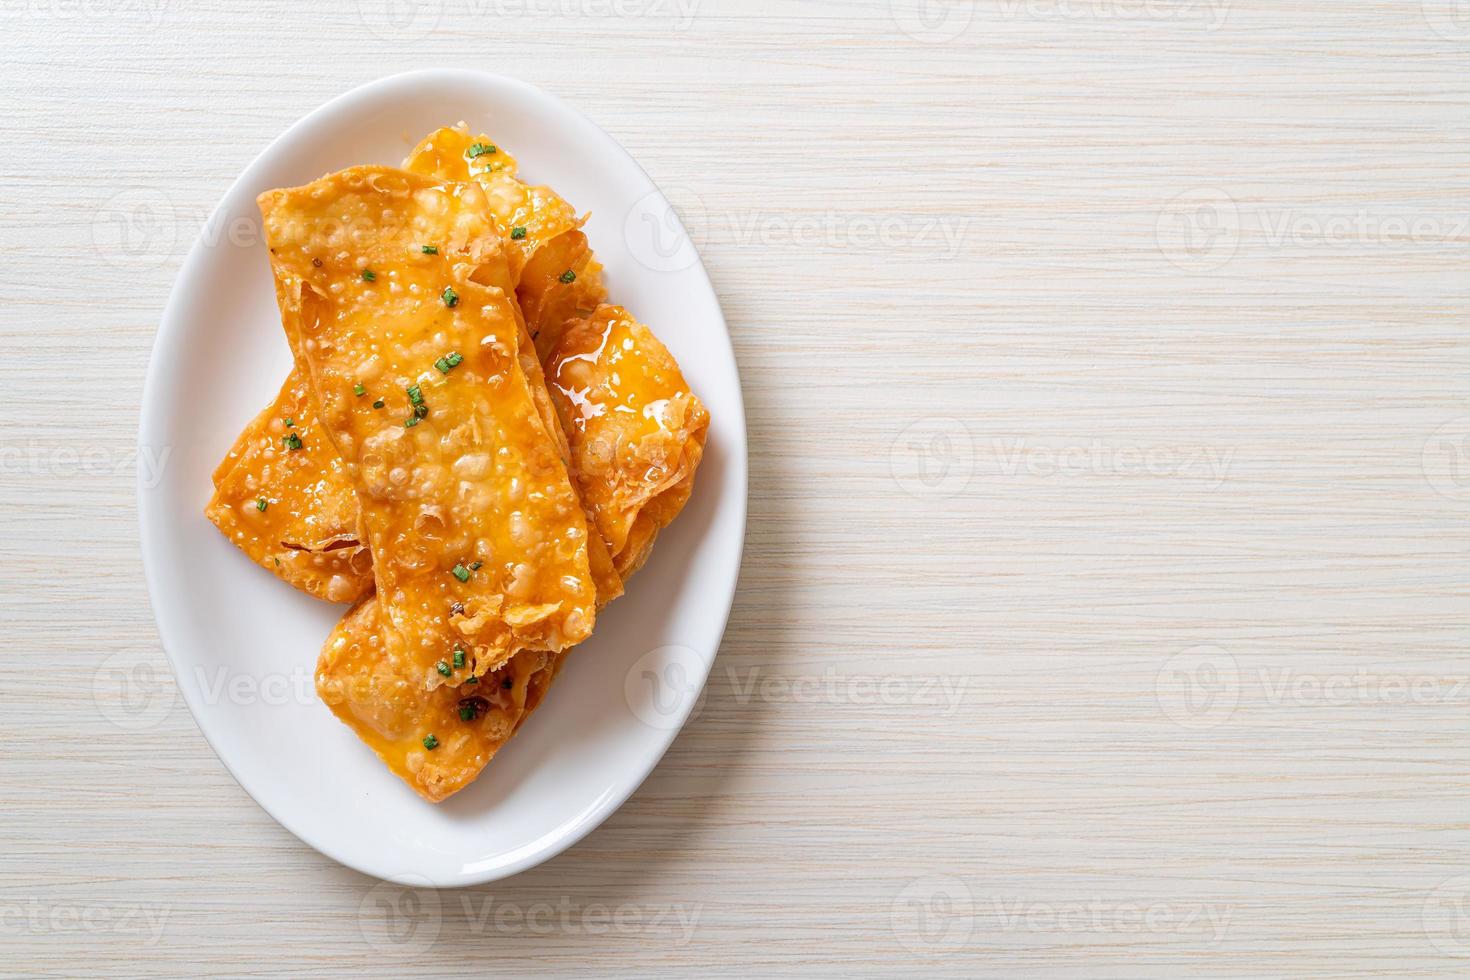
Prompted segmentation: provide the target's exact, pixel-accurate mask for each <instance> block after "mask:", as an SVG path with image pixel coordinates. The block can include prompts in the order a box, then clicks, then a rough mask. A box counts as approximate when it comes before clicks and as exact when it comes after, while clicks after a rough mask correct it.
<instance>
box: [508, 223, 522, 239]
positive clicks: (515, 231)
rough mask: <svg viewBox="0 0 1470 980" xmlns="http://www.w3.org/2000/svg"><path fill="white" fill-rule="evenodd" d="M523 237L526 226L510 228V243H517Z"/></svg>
mask: <svg viewBox="0 0 1470 980" xmlns="http://www.w3.org/2000/svg"><path fill="white" fill-rule="evenodd" d="M525 237H526V226H525V225H516V226H515V227H514V228H512V229H511V230H510V238H511V241H514V242H518V241H520V240H521V239H522V238H525Z"/></svg>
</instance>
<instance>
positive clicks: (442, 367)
mask: <svg viewBox="0 0 1470 980" xmlns="http://www.w3.org/2000/svg"><path fill="white" fill-rule="evenodd" d="M463 360H464V356H463V355H462V354H460V353H459V352H458V351H450V352H449V353H448V354H445V355H444V356H443V357H441V358H439V360H437V361H435V362H434V366H435V367H436V368H438V369H439V373H440V374H448V373H449V372H450V371H453V370H454V369H455V368H457V367H459V365H460V363H461V362H462V361H463Z"/></svg>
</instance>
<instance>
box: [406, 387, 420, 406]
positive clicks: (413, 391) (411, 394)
mask: <svg viewBox="0 0 1470 980" xmlns="http://www.w3.org/2000/svg"><path fill="white" fill-rule="evenodd" d="M403 390H404V391H406V392H408V403H409V404H410V405H422V404H423V403H424V393H423V391H422V390H421V389H420V388H419V386H418V385H409V386H408V387H407V388H405V389H403Z"/></svg>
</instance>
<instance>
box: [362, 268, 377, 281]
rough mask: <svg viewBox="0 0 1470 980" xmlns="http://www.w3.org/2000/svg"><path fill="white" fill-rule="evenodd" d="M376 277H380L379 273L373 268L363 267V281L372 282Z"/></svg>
mask: <svg viewBox="0 0 1470 980" xmlns="http://www.w3.org/2000/svg"><path fill="white" fill-rule="evenodd" d="M376 278H378V274H377V273H376V272H374V271H373V270H372V269H363V270H362V281H363V282H372V281H373V280H374V279H376Z"/></svg>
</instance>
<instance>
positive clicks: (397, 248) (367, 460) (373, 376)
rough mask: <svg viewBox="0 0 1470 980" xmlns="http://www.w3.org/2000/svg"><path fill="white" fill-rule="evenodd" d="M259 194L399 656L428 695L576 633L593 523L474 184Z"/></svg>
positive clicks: (388, 178) (289, 329) (375, 172)
mask: <svg viewBox="0 0 1470 980" xmlns="http://www.w3.org/2000/svg"><path fill="white" fill-rule="evenodd" d="M260 207H261V212H262V214H263V215H264V218H265V230H266V238H267V242H268V244H269V245H270V250H271V264H272V267H273V269H274V271H275V275H276V284H277V295H278V299H279V301H280V306H281V313H282V322H283V325H284V327H285V330H286V334H287V337H288V339H289V340H290V342H291V348H292V351H293V353H294V354H295V356H296V359H297V365H298V368H303V367H304V368H305V370H306V371H307V372H308V374H309V378H310V384H311V389H312V391H313V393H314V395H315V396H316V402H317V405H318V407H319V412H320V415H319V418H320V425H321V428H322V431H323V432H324V434H325V435H327V437H329V438H330V439H331V441H332V443H333V445H334V446H335V447H336V448H337V451H338V453H339V454H340V455H341V457H342V461H343V464H344V467H345V471H346V473H347V476H348V478H349V480H350V481H351V484H352V486H353V489H354V490H355V491H356V494H357V499H358V504H359V508H360V520H361V525H362V527H363V529H364V531H365V533H366V535H367V539H368V544H369V547H370V548H371V550H372V553H373V558H374V573H375V578H376V584H377V595H378V604H379V605H380V606H381V609H380V612H379V616H380V619H381V620H382V622H383V623H384V625H385V626H386V627H387V628H386V629H385V630H384V634H385V636H386V637H387V645H386V646H387V655H388V656H390V657H393V658H396V659H398V660H399V661H400V663H399V664H398V665H397V666H396V668H395V669H396V670H398V671H401V672H402V673H403V675H404V676H405V677H407V678H411V679H414V680H416V682H417V683H418V684H420V685H421V686H422V687H424V688H425V689H426V690H433V689H436V688H438V687H440V686H458V685H460V684H462V683H463V682H464V679H465V678H466V677H467V676H470V675H480V676H483V675H484V674H486V673H489V672H490V671H492V670H495V669H497V668H499V667H501V666H503V665H504V664H506V663H507V662H508V661H509V660H510V659H511V657H513V656H514V655H515V654H516V653H518V652H519V651H521V650H528V649H529V650H550V651H558V650H562V649H564V648H566V647H568V646H571V645H574V644H576V643H578V642H580V641H581V640H583V639H585V638H586V637H587V635H588V634H589V633H590V632H591V629H592V624H593V621H594V618H595V608H596V591H595V585H594V582H593V579H592V576H591V571H590V567H589V559H588V550H587V549H588V545H587V538H588V532H587V525H586V520H585V518H584V516H583V513H582V508H581V504H580V501H579V500H578V497H577V495H576V493H575V491H574V490H573V488H572V485H571V480H570V476H569V475H568V473H567V469H566V464H565V463H564V461H563V460H562V458H561V456H560V454H559V452H558V448H557V445H556V442H555V440H554V439H553V437H552V436H551V434H550V433H549V432H548V431H547V429H546V426H545V424H544V423H543V421H542V417H541V415H540V413H539V412H538V409H537V405H536V400H535V398H534V396H533V393H532V391H531V386H530V381H529V379H528V378H527V376H526V373H525V371H524V369H523V366H522V360H521V358H520V356H519V353H520V348H521V343H522V335H523V330H524V326H523V324H522V322H521V321H520V319H519V311H518V309H517V307H516V304H515V301H514V297H513V294H512V292H511V285H512V280H511V279H510V274H509V268H508V263H507V262H506V261H505V257H504V252H503V250H502V248H501V245H500V240H499V238H498V236H497V234H496V233H495V230H494V229H493V227H491V226H490V225H489V224H488V222H487V221H486V219H485V217H484V216H485V214H486V211H487V208H486V203H485V200H484V194H483V191H481V190H480V189H479V187H478V186H477V185H475V184H445V183H442V182H440V181H435V180H431V179H429V178H425V177H421V176H418V175H415V174H410V173H407V172H404V171H399V170H394V169H390V168H386V167H354V168H351V169H349V170H344V171H341V172H339V173H336V174H331V175H329V176H327V177H323V178H322V179H320V180H318V181H315V182H314V183H312V184H309V185H307V186H305V187H300V188H294V189H291V190H279V191H271V192H268V193H266V194H263V195H261V197H260ZM486 282H491V283H494V285H483V284H482V283H486ZM375 402H382V403H383V407H382V408H374V407H373V405H374V403H375ZM456 650H458V651H460V652H462V653H463V656H462V657H460V658H459V659H460V660H462V661H463V666H462V667H458V668H453V667H450V666H448V665H449V664H450V663H451V662H452V660H453V659H454V657H453V655H454V653H455V651H456Z"/></svg>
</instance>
